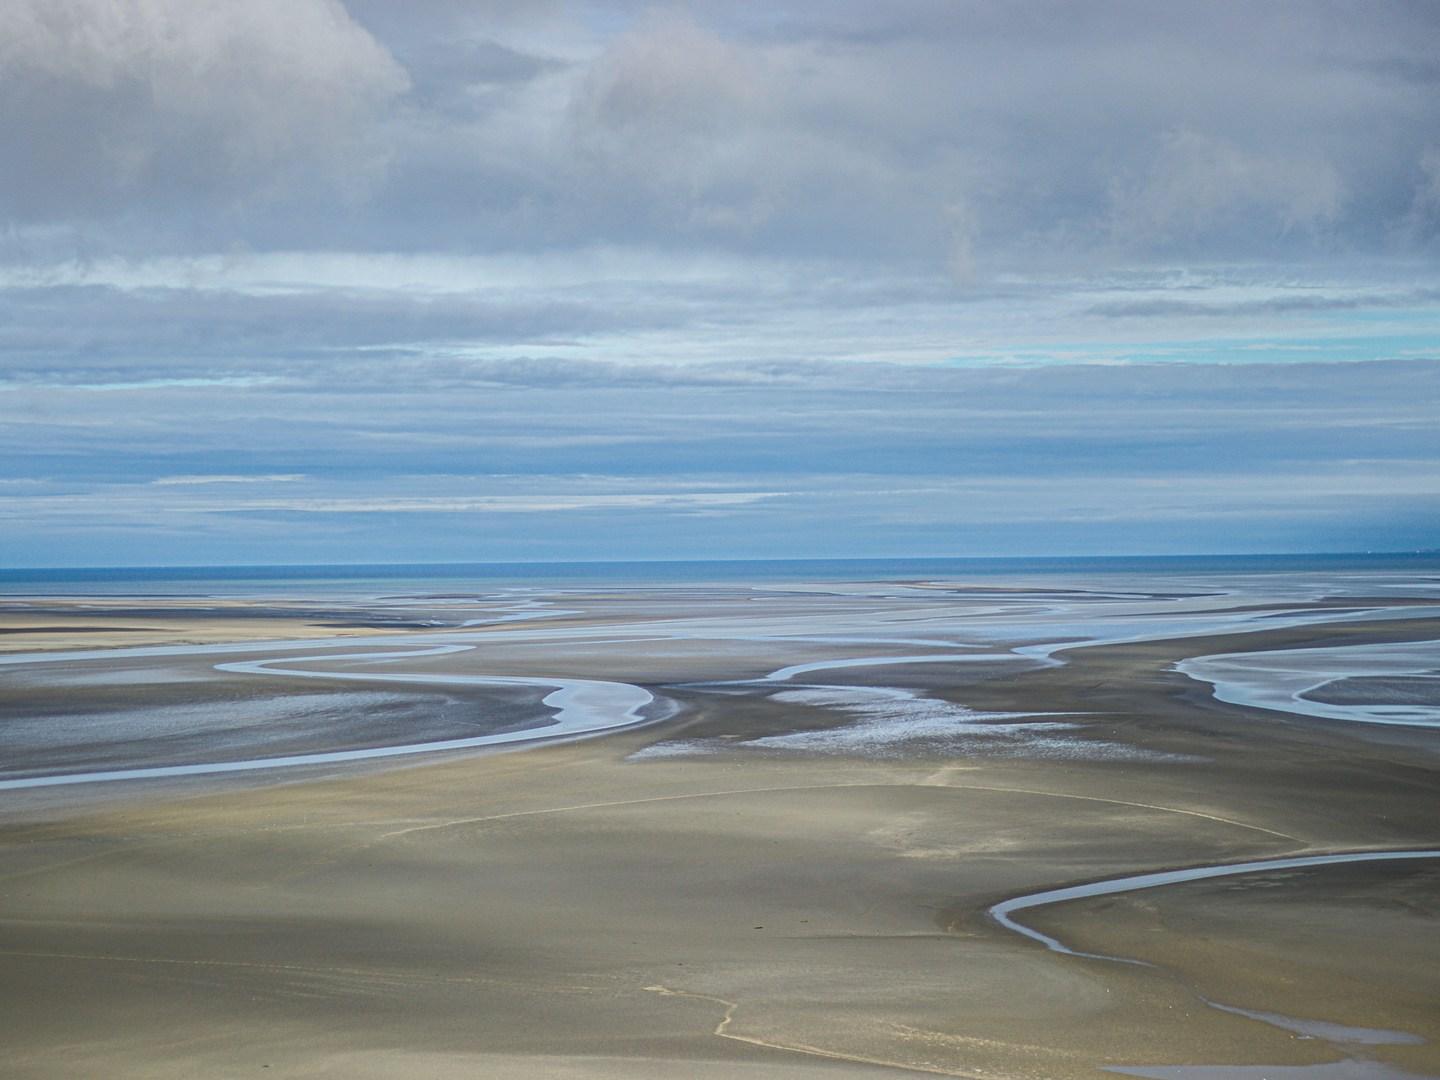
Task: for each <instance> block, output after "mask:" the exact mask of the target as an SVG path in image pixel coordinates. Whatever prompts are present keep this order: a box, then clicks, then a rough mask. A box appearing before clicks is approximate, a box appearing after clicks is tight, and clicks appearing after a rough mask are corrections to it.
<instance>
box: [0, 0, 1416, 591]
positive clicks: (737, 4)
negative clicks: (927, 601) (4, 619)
mask: <svg viewBox="0 0 1440 1080" xmlns="http://www.w3.org/2000/svg"><path fill="white" fill-rule="evenodd" d="M0 140H3V145H4V147H5V148H6V152H5V155H4V168H3V169H0V219H3V220H0V565H4V566H12V567H24V566H82V565H157V564H160V565H163V564H226V563H240V564H256V563H305V562H326V563H329V562H362V563H370V562H386V561H396V562H428V561H491V560H499V561H508V560H529V559H537V560H577V559H667V558H677V559H683V558H782V557H827V556H833V557H858V556H946V555H954V556H977V555H1005V556H1016V555H1104V554H1176V553H1206V554H1208V553H1221V552H1306V551H1365V550H1374V551H1394V550H1412V549H1417V548H1436V547H1440V6H1437V5H1435V4H1433V3H1428V2H1422V0H1416V2H1398V0H1396V2H1392V0H1365V2H1363V3H1362V2H1354V3H1334V2H1329V0H1308V2H1305V3H1284V2H1274V3H1267V4H1253V3H1227V2H1223V0H1220V2H1215V3H1207V4H1193V3H1188V2H1186V3H1154V2H1141V0H1136V2H1111V0H1093V2H1087V3H1084V4H1075V3H1070V2H1053V3H1050V2H1030V0H1020V2H1013V3H1010V2H1007V3H998V2H996V3H970V2H965V0H892V2H887V3H884V4H876V3H873V2H870V0H866V2H864V3H861V2H858V0H826V2H824V3H821V2H813V3H807V4H794V3H786V2H775V0H771V2H766V3H751V2H746V0H732V2H730V3H726V4H698V3H697V4H690V5H677V6H663V5H662V6H654V5H650V4H630V3H625V2H614V3H583V2H571V3H548V2H545V0H535V2H523V0H471V2H462V0H409V2H407V3H404V4H400V3H395V2H394V0H348V2H346V3H341V2H339V0H247V2H246V3H243V4H237V3H233V2H232V0H144V2H141V0H6V2H5V3H4V4H3V5H0Z"/></svg>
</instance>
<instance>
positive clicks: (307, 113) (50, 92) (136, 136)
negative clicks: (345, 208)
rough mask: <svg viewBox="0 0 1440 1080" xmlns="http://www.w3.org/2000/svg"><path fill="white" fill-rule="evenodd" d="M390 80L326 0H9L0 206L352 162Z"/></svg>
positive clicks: (54, 215) (106, 200)
mask: <svg viewBox="0 0 1440 1080" xmlns="http://www.w3.org/2000/svg"><path fill="white" fill-rule="evenodd" d="M405 85H406V77H405V74H404V72H403V71H402V70H401V69H400V67H399V66H398V65H397V64H396V63H395V61H394V60H393V59H392V58H391V57H390V55H389V53H388V52H387V51H386V50H385V48H384V47H383V46H381V45H380V44H379V43H378V42H377V41H375V39H374V38H372V37H371V36H370V35H369V34H368V33H367V32H366V31H365V30H363V29H362V28H361V27H360V26H358V25H357V24H356V23H354V22H353V21H352V20H351V19H350V17H349V15H348V14H347V13H346V11H345V9H344V7H342V6H341V5H340V4H339V3H338V2H337V0H246V2H244V3H230V2H228V0H147V2H146V3H115V2H113V0H9V2H7V3H6V4H4V5H0V95H3V98H4V101H5V109H4V111H3V115H0V138H3V139H4V140H5V143H6V145H8V146H10V147H12V150H11V151H10V153H9V154H8V155H7V168H6V170H5V175H4V179H3V180H0V212H3V213H4V214H5V216H7V217H9V218H11V219H12V220H16V219H20V220H60V221H64V220H67V219H71V218H75V217H82V218H83V217H87V216H92V215H106V214H114V213H124V212H126V211H127V210H132V209H134V208H136V207H137V206H142V205H145V204H147V203H150V204H152V206H153V205H155V204H156V201H157V200H163V204H164V205H165V206H166V207H167V208H168V209H170V210H172V211H173V210H175V209H179V208H181V207H183V206H184V205H185V204H187V203H189V202H191V201H193V200H196V199H199V200H201V201H202V203H205V202H208V203H210V205H211V206H212V208H213V206H215V205H216V204H215V202H213V200H218V201H219V205H222V206H223V205H224V204H226V203H230V202H234V201H237V200H239V201H244V200H246V199H249V198H252V197H254V196H255V195H256V194H257V193H258V194H260V195H262V196H263V195H271V194H275V193H277V192H278V191H279V189H280V185H281V184H282V182H284V181H286V180H290V179H293V178H294V177H295V176H296V174H297V172H299V173H302V174H303V173H304V172H305V170H306V169H307V168H308V167H310V166H313V165H317V164H318V165H322V166H323V168H322V169H321V174H322V175H323V176H325V177H329V178H331V179H334V178H336V177H338V176H340V175H342V174H344V173H346V172H351V173H363V172H365V171H366V169H367V168H368V166H369V165H370V164H371V162H370V161H369V159H368V157H367V149H366V147H365V138H366V134H367V133H366V130H365V129H366V127H367V125H368V124H370V123H371V122H372V121H373V120H374V118H375V115H376V113H377V111H378V110H380V109H383V108H384V107H385V106H386V105H387V103H389V102H390V101H391V100H392V99H393V98H394V97H395V96H396V95H397V94H398V93H400V92H401V91H402V90H403V89H404V87H405ZM15 147H23V148H24V152H19V153H17V152H15V150H14V149H13V148H15Z"/></svg>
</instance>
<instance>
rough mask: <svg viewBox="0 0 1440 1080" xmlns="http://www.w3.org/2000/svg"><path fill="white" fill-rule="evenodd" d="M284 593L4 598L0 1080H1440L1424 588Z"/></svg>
mask: <svg viewBox="0 0 1440 1080" xmlns="http://www.w3.org/2000/svg"><path fill="white" fill-rule="evenodd" d="M275 589H276V592H275V595H271V596H266V597H263V598H257V597H247V598H240V599H236V598H229V599H225V600H223V601H217V600H213V599H212V600H206V601H204V602H203V603H201V602H200V601H197V600H196V599H195V598H194V597H193V596H192V597H169V598H167V597H151V598H149V599H147V600H146V601H145V603H144V605H140V604H139V603H138V602H137V601H134V600H125V601H123V602H122V601H121V600H117V599H115V598H113V597H111V598H106V599H105V600H104V604H105V605H106V606H107V607H110V608H114V607H121V608H123V609H124V613H122V614H118V615H110V616H108V617H107V621H106V622H105V623H103V624H101V623H97V622H96V621H95V620H96V618H97V616H95V613H94V609H84V608H81V607H78V606H77V605H78V604H82V603H96V602H97V601H96V600H95V599H94V598H90V599H77V598H76V597H75V596H73V595H72V596H63V597H62V596H55V597H49V598H44V597H38V596H32V595H27V596H26V597H25V599H24V601H23V602H24V604H26V605H28V609H27V610H26V611H24V612H18V613H17V611H15V610H7V611H6V612H5V617H7V618H12V619H13V620H14V621H12V622H11V623H8V624H6V625H9V626H12V627H21V621H22V616H23V619H24V620H29V621H28V622H27V623H25V624H24V625H25V626H27V627H29V630H28V632H21V633H11V634H8V635H7V636H6V648H7V652H6V654H5V656H4V657H3V658H0V659H3V663H0V685H3V693H4V700H5V703H6V719H5V731H6V734H5V736H4V738H5V740H6V741H5V749H6V757H5V769H4V771H3V774H0V784H8V785H9V786H8V787H6V788H4V789H3V790H0V797H3V799H4V808H5V812H4V818H3V822H0V844H3V850H4V859H3V864H0V865H3V867H4V869H3V871H0V953H3V955H4V957H5V963H4V965H3V968H0V1000H3V1001H4V1002H5V1004H6V1008H5V1009H4V1011H3V1013H0V1027H3V1036H0V1037H3V1040H4V1045H5V1046H6V1048H7V1051H6V1054H5V1061H4V1063H3V1065H0V1072H3V1074H4V1075H7V1076H15V1077H35V1078H40V1077H46V1078H48V1077H70V1076H90V1075H107V1076H116V1077H125V1076H134V1077H141V1076H144V1077H168V1076H173V1077H182V1076H185V1077H189V1076H217V1077H231V1076H234V1077H240V1076H253V1075H280V1076H305V1077H311V1076H313V1077H337V1078H338V1077H392V1076H395V1077H398V1076H415V1075H424V1076H436V1077H446V1076H456V1077H458V1076H476V1075H481V1076H497V1077H498V1076H504V1077H511V1076H514V1077H569V1076H575V1077H601V1078H604V1077H616V1078H618V1077H632V1076H640V1077H645V1076H655V1077H669V1076H680V1075H685V1076H699V1077H709V1076H714V1077H727V1076H740V1077H744V1076H756V1077H761V1076H763V1077H788V1076H795V1077H811V1076H821V1075H836V1076H843V1075H854V1076H876V1077H880V1076H901V1075H906V1074H910V1075H914V1074H916V1073H924V1074H933V1075H948V1076H965V1077H1016V1078H1021V1077H1023V1078H1031V1077H1033V1078H1049V1077H1054V1078H1069V1077H1076V1078H1079V1077H1090V1078H1096V1077H1103V1076H1114V1075H1142V1076H1157V1077H1172V1076H1173V1077H1179V1078H1187V1077H1192V1076H1193V1077H1202V1076H1207V1077H1208V1076H1220V1077H1232V1076H1233V1077H1253V1076H1258V1075H1261V1073H1260V1072H1256V1071H1254V1070H1257V1069H1261V1068H1262V1067H1263V1068H1266V1069H1269V1070H1272V1071H1271V1072H1270V1073H1269V1075H1276V1076H1284V1077H1295V1078H1297V1080H1299V1078H1304V1080H1310V1078H1315V1080H1321V1078H1324V1077H1337V1076H1344V1077H1349V1076H1355V1077H1388V1078H1393V1077H1406V1076H1434V1075H1440V1010H1437V1008H1436V1004H1437V1002H1440V980H1437V977H1436V975H1435V972H1437V971H1440V944H1437V942H1440V935H1437V934H1436V933H1435V932H1434V931H1435V929H1436V926H1437V917H1440V907H1437V902H1436V897H1437V896H1440V857H1435V858H1432V857H1429V856H1428V855H1427V854H1426V852H1430V851H1433V850H1435V849H1440V827H1437V824H1436V823H1437V821H1440V814H1437V810H1440V754H1437V746H1440V743H1437V731H1436V730H1435V728H1434V727H1433V726H1427V725H1426V724H1424V723H1375V722H1371V721H1372V719H1373V717H1371V716H1370V715H1369V714H1367V713H1366V709H1367V708H1372V707H1373V706H1374V705H1375V704H1376V702H1375V701H1374V700H1370V699H1368V698H1366V696H1365V695H1364V694H1362V693H1361V692H1360V691H1361V690H1363V689H1365V687H1366V685H1367V684H1366V683H1365V682H1364V681H1363V680H1364V679H1365V678H1366V677H1367V676H1366V675H1365V674H1364V671H1365V670H1368V669H1363V664H1361V663H1360V660H1363V659H1364V658H1365V657H1367V656H1369V655H1371V654H1370V653H1367V652H1365V651H1364V650H1366V649H1370V650H1372V652H1374V653H1375V654H1378V655H1379V656H1380V657H1381V658H1382V659H1383V658H1384V657H1387V656H1390V655H1391V651H1393V649H1395V648H1403V649H1404V650H1406V652H1405V655H1406V656H1407V657H1410V658H1412V661H1413V658H1415V657H1418V658H1419V660H1418V661H1415V662H1411V667H1416V664H1417V663H1418V668H1416V670H1420V671H1422V672H1423V671H1424V670H1428V669H1426V668H1425V662H1426V657H1427V656H1428V657H1430V658H1431V659H1432V660H1433V661H1434V662H1433V663H1431V664H1430V668H1440V657H1437V653H1436V651H1435V648H1436V647H1434V646H1431V648H1430V651H1429V652H1428V653H1427V652H1426V647H1425V646H1424V645H1423V644H1422V645H1417V644H1416V643H1425V642H1434V641H1435V640H1436V639H1440V606H1437V604H1436V601H1437V600H1440V589H1437V588H1436V586H1435V584H1434V582H1433V580H1431V579H1430V578H1427V577H1425V576H1424V575H1406V574H1404V573H1401V572H1387V573H1374V574H1367V573H1365V572H1359V571H1357V572H1356V573H1354V574H1351V575H1348V576H1344V577H1343V578H1337V577H1335V576H1334V575H1330V576H1327V575H1325V574H1318V573H1311V574H1308V575H1307V574H1302V573H1296V574H1290V575H1284V574H1272V575H1268V576H1267V575H1265V574H1258V575H1249V576H1244V575H1230V576H1229V577H1228V578H1227V577H1226V576H1225V575H1223V574H1216V575H1211V576H1209V577H1206V576H1204V575H1183V574H1174V573H1168V574H1167V573H1159V572H1157V573H1152V574H1150V575H1148V576H1145V575H1131V576H1129V577H1121V578H1113V579H1105V580H1095V579H1088V580H1085V579H1080V578H1077V577H1075V576H1074V575H1071V576H1070V577H1069V578H1064V579H1062V578H1060V577H1054V578H1044V579H1042V578H1040V577H1038V576H1031V577H1027V578H1025V579H1023V580H1016V581H1014V582H1010V581H1002V582H994V581H988V580H987V581H966V580H942V579H924V580H920V579H907V580H900V581H881V582H877V581H849V582H843V583H837V582H814V581H800V582H791V583H776V582H758V583H750V584H737V583H734V582H725V583H719V584H714V583H710V584H707V583H698V582H697V583H687V584H683V585H680V584H673V583H671V584H667V585H665V586H663V587H654V588H641V587H635V586H630V585H616V586H609V587H605V588H599V587H597V586H595V585H593V584H592V585H590V586H587V587H567V588H564V589H560V588H546V587H537V588H536V589H535V590H533V591H530V592H525V593H523V594H521V593H513V592H512V593H506V594H504V595H501V591H500V590H489V591H487V590H485V589H477V590H475V591H474V592H473V593H470V594H466V595H459V594H452V593H449V592H448V591H447V593H446V594H445V595H443V596H442V595H439V594H437V593H420V592H413V593H409V594H404V593H401V594H399V595H400V599H395V598H393V597H391V598H387V599H384V600H383V602H382V601H380V600H379V599H377V597H376V596H367V597H358V596H357V597H349V598H347V599H346V600H345V602H344V603H343V604H337V603H335V602H333V599H327V600H326V601H325V603H324V604H320V603H318V602H317V601H316V598H314V597H311V598H310V601H309V602H310V603H311V605H312V606H310V607H307V606H306V603H305V602H304V601H305V598H304V597H300V596H296V595H290V596H285V595H281V594H282V593H283V588H282V587H281V586H276V587H275ZM3 606H4V605H0V607H3ZM142 606H143V608H144V610H143V611H140V610H138V609H139V608H141V607H142ZM11 607H12V608H13V605H11ZM180 609H183V610H182V611H181V613H180V614H176V613H175V612H176V610H180ZM257 612H259V613H262V614H256V613H257ZM119 620H127V624H128V625H136V626H139V625H143V626H145V627H148V629H147V630H145V631H144V633H145V635H146V636H145V637H144V638H143V640H141V639H139V638H132V637H130V636H129V635H131V634H135V633H139V631H134V630H127V631H119V630H116V629H115V627H116V626H118V625H119ZM137 620H138V621H137ZM336 623H342V624H345V625H341V626H336V625H334V624H336ZM97 625H104V626H105V627H107V629H106V630H94V629H78V628H80V627H93V626H97ZM257 631H259V632H257ZM1320 649H1333V650H1350V651H1349V652H1342V653H1340V654H1339V655H1342V656H1344V657H1346V658H1347V663H1348V666H1346V667H1345V670H1344V671H1343V672H1340V673H1338V674H1337V678H1344V679H1346V680H1348V681H1347V682H1346V683H1344V684H1343V685H1341V686H1340V689H1339V690H1334V689H1332V690H1331V691H1330V692H1328V693H1320V694H1318V695H1316V694H1312V696H1318V697H1322V698H1324V700H1325V701H1326V703H1327V707H1328V708H1330V709H1332V710H1338V712H1337V713H1336V715H1326V716H1316V715H1310V714H1307V713H1306V712H1304V711H1303V710H1298V711H1287V709H1286V708H1284V707H1282V706H1283V705H1284V700H1282V698H1283V695H1279V691H1278V690H1275V687H1274V686H1271V688H1270V689H1271V691H1272V694H1271V697H1269V698H1267V699H1266V700H1267V702H1269V703H1270V704H1271V705H1272V706H1274V707H1268V708H1261V707H1257V706H1255V705H1249V704H1237V703H1235V702H1233V701H1227V700H1222V699H1221V698H1220V697H1217V691H1216V686H1215V685H1214V684H1212V683H1210V682H1207V681H1206V680H1205V679H1204V678H1200V677H1196V676H1192V675H1190V674H1187V673H1186V671H1185V670H1183V668H1184V664H1185V662H1188V661H1194V660H1195V659H1196V658H1213V657H1233V656H1239V655H1244V656H1247V657H1249V656H1255V655H1263V654H1264V653H1265V652H1266V651H1272V650H1273V651H1288V653H1290V654H1294V653H1297V652H1298V651H1301V650H1320ZM1356 649H1359V650H1361V651H1359V652H1356V651H1355V650H1356ZM1387 650H1390V651H1387ZM1357 657H1358V658H1359V659H1357ZM1302 659H1303V658H1302ZM1310 659H1312V660H1313V659H1315V656H1314V654H1313V653H1312V655H1311V656H1310ZM1407 662H1410V661H1407ZM1247 663H1249V666H1250V668H1254V667H1255V666H1256V665H1255V664H1254V662H1253V661H1247ZM1177 665H1180V668H1181V669H1179V670H1177ZM1281 666H1283V665H1281ZM1291 667H1292V669H1293V664H1292V665H1291ZM1351 669H1354V670H1351ZM1362 669H1363V670H1362ZM1247 670H1248V669H1247ZM1407 670H1408V669H1407ZM1212 674H1213V672H1212ZM1322 674H1323V672H1322ZM1394 677H1395V676H1394V674H1393V672H1392V673H1390V675H1388V676H1386V675H1385V673H1384V672H1381V673H1380V675H1377V676H1375V678H1378V679H1380V681H1381V682H1382V683H1383V684H1384V685H1383V686H1382V687H1381V690H1383V691H1384V693H1382V694H1381V697H1382V698H1383V699H1384V700H1381V701H1380V702H1379V704H1382V705H1383V704H1386V703H1387V702H1388V703H1391V704H1393V697H1394V686H1393V685H1392V683H1391V682H1386V681H1385V679H1386V678H1389V679H1391V680H1393V678H1394ZM1418 678H1421V679H1423V678H1425V676H1424V675H1423V673H1422V674H1421V675H1420V676H1418ZM1322 681H1323V680H1322ZM1276 685H1278V684H1276ZM1307 685H1308V684H1307ZM1337 685H1338V684H1337ZM1301 689H1302V692H1303V691H1304V689H1305V688H1301ZM1427 689H1428V684H1423V683H1422V685H1421V686H1420V687H1419V689H1418V690H1417V689H1416V688H1415V687H1414V686H1409V685H1408V684H1407V692H1408V693H1409V694H1410V696H1411V697H1412V698H1414V697H1416V696H1422V697H1423V693H1424V692H1426V691H1427ZM567 691H568V693H569V695H570V696H568V697H567V696H563V695H565V694H566V693H567ZM1342 691H1343V692H1342ZM556 694H561V695H562V698H561V699H556V698H555V695H556ZM576 695H578V696H576ZM1420 704H1421V706H1423V705H1424V701H1423V700H1422V701H1421V702H1420ZM1410 705H1411V706H1414V702H1413V701H1412V702H1410ZM1347 706H1353V708H1354V710H1355V712H1354V713H1353V714H1346V713H1344V712H1343V710H1344V709H1345V708H1346V707H1347ZM567 708H568V709H569V710H570V713H569V714H568V716H567V715H566V714H565V710H566V709H567ZM442 744H444V745H442ZM457 744H463V745H457ZM436 747H439V748H438V749H437V748H436ZM416 748H418V749H416ZM281 761H286V762H288V763H287V764H277V763H278V762H281ZM195 766H211V767H215V766H223V768H218V769H214V770H212V771H203V770H202V771H195V770H194V767H195ZM146 770H150V771H149V772H146ZM187 770H189V771H187ZM116 774H125V775H116ZM37 781H43V782H38V783H37ZM1401 851H1407V852H1414V853H1416V857H1414V858H1409V859H1405V860H1400V859H1388V860H1378V859H1377V860H1370V861H1366V860H1364V859H1360V858H1357V859H1355V860H1353V861H1349V862H1345V863H1340V864H1335V865H1318V864H1317V865H1306V866H1301V867H1298V868H1285V869H1274V868H1272V869H1261V870H1257V871H1254V872H1249V873H1246V872H1237V873H1235V874H1231V875H1229V876H1224V877H1211V878H1208V879H1200V880H1190V881H1178V882H1176V883H1173V884H1165V885H1160V886H1156V887H1148V888H1143V889H1139V890H1128V891H1124V890H1122V891H1118V892H1113V893H1109V894H1103V895H1095V896H1091V897H1088V898H1078V899H1071V900H1066V901H1064V902H1056V903H1047V904H1043V905H1039V906H1035V907H1031V908H1028V909H1026V910H1023V911H1020V910H1017V911H1015V912H1014V914H1013V918H1014V919H1015V920H1016V921H1017V922H1020V923H1022V924H1023V925H1024V926H1025V927H1028V928H1030V929H1032V930H1034V931H1035V932H1037V933H1039V934H1040V935H1043V936H1044V937H1047V938H1049V939H1050V940H1052V941H1054V942H1058V943H1062V944H1063V946H1064V947H1065V949H1067V950H1069V953H1067V952H1064V951H1057V950H1056V949H1054V948H1050V947H1047V946H1046V945H1045V944H1044V943H1043V942H1042V941H1041V940H1038V939H1037V938H1036V937H1034V936H1027V935H1026V934H1025V933H1020V932H1016V931H1015V930H1014V929H1013V928H1011V927H1007V926H1006V925H1005V923H1004V922H1003V921H1000V920H997V919H996V918H995V917H994V914H993V913H992V908H994V907H995V905H997V904H1000V903H1002V902H1004V901H1007V900H1010V899H1014V898H1018V897H1024V896H1027V895H1030V894H1036V893H1043V892H1044V891H1046V890H1054V889H1058V888H1064V887H1068V886H1074V885H1078V884H1081V883H1086V882H1102V881H1107V880H1112V879H1119V878H1123V877H1126V876H1133V875H1145V874H1151V873H1155V872H1160V871H1167V870H1176V869H1183V868H1193V867H1206V866H1211V867H1215V866H1221V865H1230V864H1237V863H1243V862H1246V861H1250V860H1259V861H1262V862H1263V861H1273V860H1278V859H1285V858H1295V857H1316V856H1321V855H1328V854H1334V853H1354V854H1357V855H1360V854H1364V853H1367V852H1372V853H1384V852H1392V853H1393V852H1401ZM1074 953H1088V954H1092V955H1089V956H1077V955H1074ZM1186 1069H1189V1070H1192V1071H1190V1072H1185V1071H1183V1070H1186ZM1167 1070H1168V1071H1167ZM1175 1070H1181V1071H1175ZM1194 1070H1209V1071H1194ZM1277 1070H1278V1071H1277ZM1284 1070H1289V1071H1284Z"/></svg>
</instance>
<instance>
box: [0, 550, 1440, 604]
mask: <svg viewBox="0 0 1440 1080" xmlns="http://www.w3.org/2000/svg"><path fill="white" fill-rule="evenodd" d="M1367 570H1368V571H1391V572H1399V573H1413V574H1415V575H1417V576H1428V575H1440V552H1433V551H1432V552H1405V553H1387V554H1314V555H1182V556H1170V555H1164V556H1161V555H1156V556H1110V557H1082V558H908V559H769V560H748V559H746V560H685V561H680V560H677V561H660V562H544V563H542V562H529V563H527V562H512V563H416V564H404V563H388V564H372V565H359V564H353V565H352V564H336V565H306V566H119V567H54V568H19V569H14V568H12V569H4V568H0V595H8V596H24V595H27V594H28V595H37V594H44V595H48V596H55V595H64V594H75V595H126V596H137V595H153V596H244V595H251V594H255V593H276V592H285V593H292V594H294V593H305V594H311V595H317V594H318V595H326V594H331V595H333V594H350V595H354V594H369V595H373V594H376V593H383V592H387V591H388V592H394V591H405V590H410V589H423V590H425V591H428V592H436V591H444V590H451V589H453V590H470V591H475V590H480V591H487V592H488V591H492V590H495V589H501V588H525V587H534V588H591V587H605V586H612V587H613V586H622V585H623V586H628V587H643V586H647V585H650V586H679V585H692V584H693V585H701V584H723V583H727V582H776V583H779V582H801V581H814V582H826V581H831V582H834V581H913V580H930V579H954V578H976V577H992V578H1006V577H1008V578H1032V577H1073V576H1078V575H1083V576H1092V575H1103V574H1187V575H1189V574H1255V573H1267V572H1274V573H1301V572H1326V571H1329V572H1347V571H1367Z"/></svg>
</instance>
